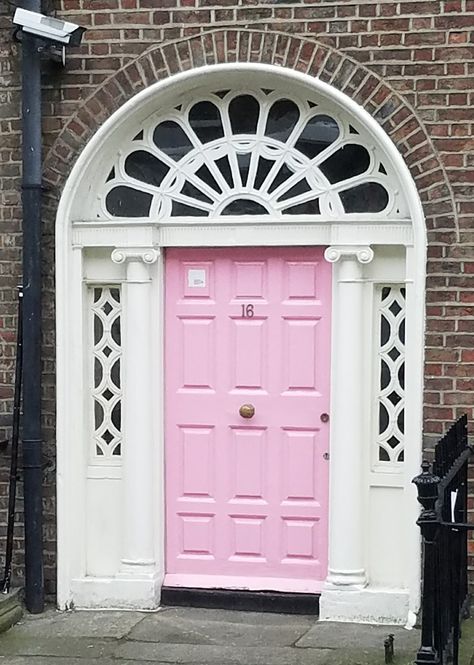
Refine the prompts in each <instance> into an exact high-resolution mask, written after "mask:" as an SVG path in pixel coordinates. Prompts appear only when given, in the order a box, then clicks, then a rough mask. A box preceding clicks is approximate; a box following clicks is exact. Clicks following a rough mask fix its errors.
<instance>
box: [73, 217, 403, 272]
mask: <svg viewBox="0 0 474 665" xmlns="http://www.w3.org/2000/svg"><path fill="white" fill-rule="evenodd" d="M259 243H261V244H262V245H364V244H370V245H403V246H411V245H412V244H413V231H412V227H411V225H410V224H408V223H396V224H390V223H387V222H385V223H379V224H365V225H360V224H358V225H351V224H333V223H312V224H311V223H305V224H299V223H298V224H288V223H275V221H274V223H273V224H260V223H259V222H257V223H247V224H245V225H243V224H238V225H235V226H233V225H231V224H228V223H217V222H216V223H214V224H203V225H201V226H199V227H193V226H174V225H172V226H164V225H158V224H156V223H150V222H149V223H147V224H142V225H140V226H136V225H133V226H132V225H129V224H127V223H125V224H113V225H107V226H104V225H103V224H101V223H97V222H75V223H74V225H73V231H72V244H73V246H75V247H117V248H126V247H130V248H132V247H137V245H140V246H143V248H144V249H145V248H146V247H155V248H156V247H160V246H161V247H173V246H181V247H183V246H184V247H188V246H195V245H199V246H208V247H214V246H221V247H222V246H235V245H240V246H246V245H247V246H252V247H254V246H256V245H258V244H259ZM112 260H114V259H112ZM115 262H116V263H119V261H115Z"/></svg>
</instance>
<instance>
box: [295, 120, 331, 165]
mask: <svg viewBox="0 0 474 665" xmlns="http://www.w3.org/2000/svg"><path fill="white" fill-rule="evenodd" d="M338 136H339V127H338V125H337V122H336V121H335V120H334V118H331V117H330V116H328V115H315V116H313V117H312V118H310V119H309V120H308V122H307V123H306V125H305V128H304V129H303V131H302V132H301V134H300V136H299V138H298V141H297V142H296V145H295V148H296V149H297V150H299V151H300V152H302V153H303V155H306V157H308V158H309V159H314V157H316V156H317V155H319V154H320V153H321V152H322V151H323V150H325V149H326V148H327V147H328V146H330V145H331V144H332V143H334V141H335V140H336V139H337V137H338Z"/></svg>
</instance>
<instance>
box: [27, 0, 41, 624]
mask: <svg viewBox="0 0 474 665" xmlns="http://www.w3.org/2000/svg"><path fill="white" fill-rule="evenodd" d="M23 8H24V9H28V10H30V11H33V12H41V0H24V2H23ZM38 46H39V44H38V41H37V39H36V38H35V37H34V36H33V35H29V34H28V33H26V32H23V34H22V47H23V48H22V63H21V71H22V121H23V130H22V131H23V137H22V139H23V180H22V205H23V316H24V319H23V321H24V327H23V478H24V519H25V603H26V608H27V609H28V610H29V611H30V612H32V613H35V614H37V613H40V612H42V611H43V610H44V583H43V533H42V531H43V515H42V495H43V492H42V484H43V483H42V455H41V448H42V440H41V175H42V160H41V57H40V52H39V48H38Z"/></svg>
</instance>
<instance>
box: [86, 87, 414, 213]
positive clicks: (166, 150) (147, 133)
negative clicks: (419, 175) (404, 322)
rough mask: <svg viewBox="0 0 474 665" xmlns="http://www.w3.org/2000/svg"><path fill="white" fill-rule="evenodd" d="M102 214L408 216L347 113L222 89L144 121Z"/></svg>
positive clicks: (112, 180)
mask: <svg viewBox="0 0 474 665" xmlns="http://www.w3.org/2000/svg"><path fill="white" fill-rule="evenodd" d="M99 200H100V209H99V210H98V211H97V216H98V217H104V216H105V217H108V218H116V217H122V218H123V217H125V218H130V217H142V218H143V217H149V218H155V219H158V220H159V219H166V218H175V217H216V216H221V215H272V216H283V215H290V216H291V215H324V216H325V217H333V218H337V217H341V216H343V215H346V214H350V213H365V214H370V215H375V216H376V217H379V216H383V217H395V218H400V217H404V216H405V210H406V208H405V204H404V202H403V200H402V196H401V193H400V191H399V188H398V187H397V181H396V178H395V176H394V174H393V173H392V172H391V169H390V166H389V164H388V163H387V161H386V160H384V156H383V155H382V152H381V151H380V149H379V148H378V147H377V146H376V145H374V142H373V140H371V138H370V136H368V134H367V133H366V132H364V130H363V129H362V128H357V127H355V126H354V124H353V123H351V121H350V119H349V118H345V117H343V115H342V114H340V113H334V111H333V112H330V111H329V110H328V109H327V108H325V107H323V106H322V105H319V104H317V103H315V102H312V101H309V100H304V99H297V98H292V99H289V98H287V97H285V96H284V95H283V94H282V93H279V92H278V91H275V90H263V89H260V90H257V91H252V92H251V93H250V92H242V91H240V92H236V91H230V90H219V91H215V92H213V93H211V94H207V95H206V96H205V97H204V95H203V96H202V97H201V98H200V99H199V98H198V99H197V100H196V97H195V96H194V97H193V98H192V99H189V100H187V101H184V102H183V103H182V104H180V105H178V106H176V107H174V108H172V109H170V110H168V112H167V113H165V114H164V115H162V116H161V117H160V118H158V119H157V118H156V116H155V118H154V119H153V120H150V119H148V121H147V122H146V123H145V124H144V125H143V127H142V128H141V129H140V131H139V132H138V133H137V134H136V136H135V137H134V138H133V139H132V140H130V142H129V144H128V145H127V146H125V148H123V149H122V150H121V151H120V154H119V156H118V157H117V159H116V161H115V164H114V165H113V168H112V169H111V170H110V172H109V174H108V178H107V181H106V182H105V183H104V186H103V188H102V195H101V196H100V197H99Z"/></svg>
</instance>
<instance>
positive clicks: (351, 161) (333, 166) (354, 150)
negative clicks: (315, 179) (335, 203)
mask: <svg viewBox="0 0 474 665" xmlns="http://www.w3.org/2000/svg"><path fill="white" fill-rule="evenodd" d="M369 165H370V155H369V153H368V151H367V149H366V148H364V146H362V145H357V144H355V143H350V144H349V145H344V146H341V148H339V150H336V152H335V153H334V154H332V155H331V156H330V157H328V159H326V160H325V161H324V162H323V163H322V164H321V166H320V169H321V171H322V172H323V173H324V175H325V176H326V178H327V179H328V180H329V182H331V183H333V182H341V181H342V180H348V179H349V178H353V177H354V176H356V175H360V174H361V173H365V172H366V171H367V169H368V168H369Z"/></svg>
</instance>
